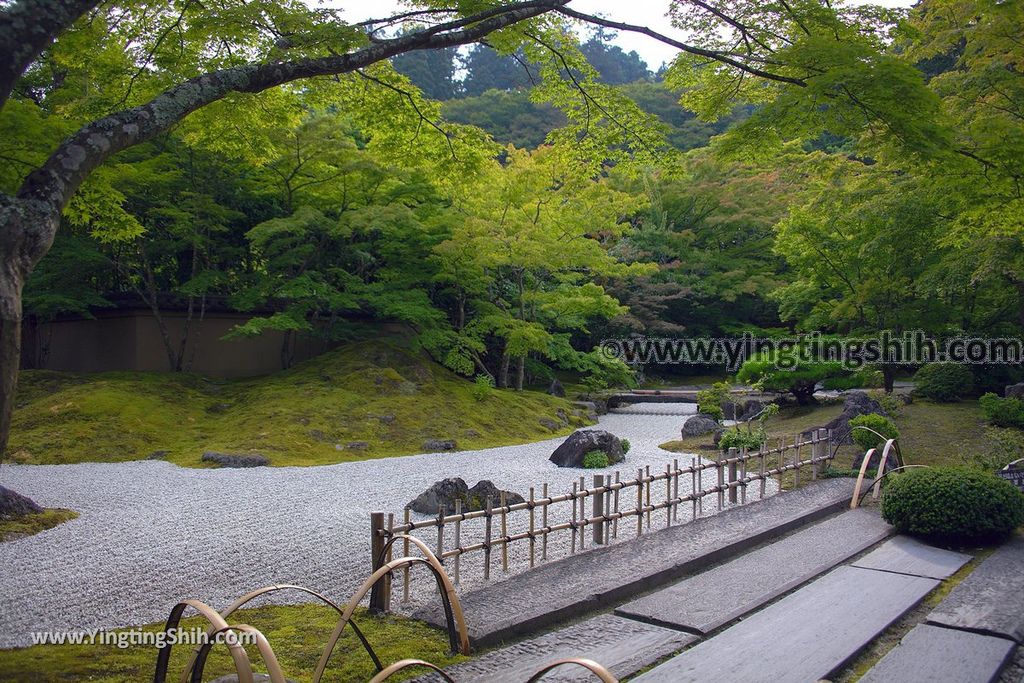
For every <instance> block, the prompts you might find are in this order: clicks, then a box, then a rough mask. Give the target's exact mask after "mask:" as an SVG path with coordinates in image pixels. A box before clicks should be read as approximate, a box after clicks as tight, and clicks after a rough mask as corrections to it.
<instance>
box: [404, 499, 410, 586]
mask: <svg viewBox="0 0 1024 683" xmlns="http://www.w3.org/2000/svg"><path fill="white" fill-rule="evenodd" d="M410 514H411V513H410V510H409V508H405V525H406V526H408V525H409V521H410ZM405 535H406V536H408V535H409V531H406V532H405ZM402 557H409V539H408V538H404V539H402ZM402 602H409V567H408V566H406V567H405V569H404V570H403V572H402Z"/></svg>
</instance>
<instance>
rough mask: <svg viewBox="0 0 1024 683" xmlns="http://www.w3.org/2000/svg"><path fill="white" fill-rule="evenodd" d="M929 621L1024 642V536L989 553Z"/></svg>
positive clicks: (929, 617) (934, 612)
mask: <svg viewBox="0 0 1024 683" xmlns="http://www.w3.org/2000/svg"><path fill="white" fill-rule="evenodd" d="M927 621H928V623H930V624H936V625H939V626H948V627H950V628H957V629H962V630H964V631H974V632H976V633H985V634H989V635H996V636H1003V637H1004V638H1010V639H1011V640H1014V641H1016V642H1018V643H1024V536H1021V535H1020V534H1017V535H1016V536H1015V537H1013V538H1012V539H1010V540H1009V541H1007V542H1006V543H1004V544H1003V545H1001V546H1000V547H999V548H997V549H996V551H995V552H994V553H992V554H991V555H989V556H988V557H987V558H985V560H984V561H983V562H982V563H981V564H979V565H978V567H977V568H976V569H975V570H974V571H973V572H971V573H970V575H969V576H968V577H967V578H966V579H964V580H963V581H961V582H960V584H959V585H957V587H956V588H954V589H953V590H952V591H951V592H950V594H949V595H947V596H946V598H945V599H944V600H943V601H942V602H941V603H940V604H939V606H938V607H936V608H935V609H934V610H933V611H932V613H931V614H929V615H928V619H927Z"/></svg>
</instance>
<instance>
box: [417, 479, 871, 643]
mask: <svg viewBox="0 0 1024 683" xmlns="http://www.w3.org/2000/svg"><path fill="white" fill-rule="evenodd" d="M853 485H854V482H853V480H852V479H827V480H824V481H819V482H817V483H816V484H814V485H812V486H807V487H804V488H801V489H798V490H796V491H789V492H786V493H784V494H782V495H778V496H772V497H769V498H766V499H764V500H763V501H757V502H753V503H749V504H747V505H746V506H742V507H737V508H733V509H730V510H728V511H727V512H726V513H721V514H718V515H715V516H713V517H703V518H698V519H697V520H696V521H693V522H690V523H688V524H680V525H678V526H673V527H670V528H667V529H662V530H660V531H657V532H655V533H646V534H644V535H643V536H640V537H639V538H634V539H633V540H630V541H628V542H626V543H621V544H618V545H612V546H605V547H602V548H599V549H597V550H592V551H590V552H587V553H584V554H581V555H576V556H572V557H568V558H565V559H563V560H560V561H558V562H552V563H548V564H546V565H542V566H540V567H538V568H536V569H534V570H532V571H529V572H525V573H523V574H520V575H519V576H516V577H514V578H513V579H510V580H508V581H503V582H500V583H495V584H491V585H487V586H484V587H482V588H480V589H477V590H474V591H469V592H467V593H464V594H462V595H461V596H460V599H461V602H462V607H463V609H464V610H465V612H466V620H467V622H468V629H469V635H470V639H471V640H472V641H473V642H474V644H476V645H478V646H479V645H489V644H494V643H497V642H500V641H502V640H505V639H508V638H512V637H515V636H520V635H528V634H531V633H534V632H536V631H537V630H539V629H541V628H544V627H547V626H550V625H553V624H557V623H559V622H562V621H566V620H568V619H571V618H575V617H579V616H581V615H584V614H587V613H589V612H595V611H599V610H601V609H607V608H609V607H612V606H613V605H614V604H615V603H616V602H621V601H622V600H625V599H628V598H629V597H632V596H634V595H637V594H639V593H641V592H643V591H645V590H650V589H652V588H656V587H659V586H663V585H665V584H667V583H669V582H670V581H673V580H675V579H678V578H680V577H683V576H686V575H689V574H693V573H694V572H697V571H700V570H701V569H704V568H706V567H708V566H710V565H711V564H713V563H715V562H720V561H722V560H724V559H728V558H730V557H732V556H734V555H736V554H738V553H740V552H742V551H744V550H747V549H749V548H751V547H754V546H756V545H757V544H758V543H761V542H764V541H766V540H768V539H771V538H775V537H778V536H780V535H782V534H784V533H786V532H787V531H790V530H792V529H794V528H796V527H799V526H802V525H804V524H807V523H810V522H812V521H815V520H818V519H821V518H822V517H824V516H826V515H829V514H831V513H833V512H836V511H837V510H839V509H841V508H843V507H844V506H846V505H848V503H849V499H850V496H851V494H852V490H853ZM680 514H681V515H682V514H683V511H681V512H680ZM662 519H663V517H662ZM626 533H627V534H628V531H627V532H626ZM780 580H781V579H780ZM498 606H500V607H498ZM413 616H415V617H417V618H421V619H424V620H425V621H428V622H430V623H433V624H437V625H443V624H444V614H443V612H442V611H441V608H440V606H439V605H431V606H430V607H428V608H425V609H423V610H420V611H418V612H416V613H414V615H413Z"/></svg>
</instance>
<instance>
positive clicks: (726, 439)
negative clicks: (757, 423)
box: [718, 427, 768, 450]
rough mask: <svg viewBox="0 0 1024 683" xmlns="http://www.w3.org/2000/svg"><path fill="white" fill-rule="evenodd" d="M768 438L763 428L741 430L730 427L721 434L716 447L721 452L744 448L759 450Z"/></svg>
mask: <svg viewBox="0 0 1024 683" xmlns="http://www.w3.org/2000/svg"><path fill="white" fill-rule="evenodd" d="M767 438H768V433H767V432H766V431H765V430H764V428H763V427H759V428H757V429H741V428H739V427H732V428H731V429H727V430H725V431H724V432H722V438H721V439H719V441H718V447H719V448H721V449H722V450H725V449H727V448H746V449H747V450H753V449H756V448H759V447H760V446H761V444H763V443H764V442H765V440H766V439H767Z"/></svg>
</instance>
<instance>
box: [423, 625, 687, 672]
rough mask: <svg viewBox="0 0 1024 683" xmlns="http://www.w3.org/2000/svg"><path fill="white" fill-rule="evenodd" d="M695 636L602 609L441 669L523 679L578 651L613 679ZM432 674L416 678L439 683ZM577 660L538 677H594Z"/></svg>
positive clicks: (659, 657)
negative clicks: (573, 622)
mask: <svg viewBox="0 0 1024 683" xmlns="http://www.w3.org/2000/svg"><path fill="white" fill-rule="evenodd" d="M695 640H697V638H696V636H692V635H690V634H688V633H680V632H679V631H673V630H671V629H667V628H661V627H660V626H653V625H651V624H642V623H640V622H638V621H633V620H631V619H623V618H621V617H616V616H613V615H611V614H603V615H601V616H598V617H594V618H592V619H587V620H586V621H581V622H579V623H578V624H573V625H572V626H567V627H565V628H563V629H559V630H557V631H552V632H550V633H546V634H544V635H542V636H537V637H535V638H530V639H529V640H523V641H520V642H518V643H515V644H513V645H509V646H508V647H503V648H501V649H499V650H492V651H490V652H488V653H486V654H483V655H481V656H480V657H477V658H475V659H473V660H471V661H468V662H464V663H462V664H456V665H455V666H452V667H449V668H448V669H446V670H445V671H446V672H447V673H448V674H449V675H451V677H452V678H454V679H455V680H456V681H458V682H459V683H473V682H474V681H479V682H483V681H486V682H487V683H505V682H508V683H523V682H524V681H526V680H528V679H529V678H530V676H532V675H533V674H534V673H535V672H536V671H538V670H539V669H540V668H541V667H543V666H545V665H546V664H550V663H552V662H554V661H557V660H559V659H565V658H567V657H584V658H587V659H592V660H594V661H595V662H598V663H599V664H601V665H603V666H604V667H605V668H607V669H608V670H609V671H611V672H612V674H613V675H614V676H615V677H616V678H619V679H622V678H626V677H627V676H632V675H633V674H635V673H636V672H637V671H640V670H641V669H643V668H645V667H647V666H650V665H651V664H653V663H654V662H656V661H658V660H659V659H662V658H663V657H667V656H668V655H671V654H672V653H673V652H678V651H679V650H681V649H682V648H683V647H685V646H687V645H689V644H690V643H692V642H694V641H695ZM442 680H443V679H442V678H441V677H440V676H439V675H437V674H430V675H427V676H423V677H421V678H419V679H417V681H421V682H422V683H427V682H428V681H429V682H430V683H440V682H441V681H442ZM594 680H597V679H596V678H595V677H594V675H593V674H592V673H590V672H589V671H587V670H586V669H583V668H581V667H578V666H568V665H567V666H563V667H560V668H558V669H555V670H554V671H552V672H551V673H549V674H547V675H546V676H545V677H544V681H545V683H547V682H548V681H594Z"/></svg>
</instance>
